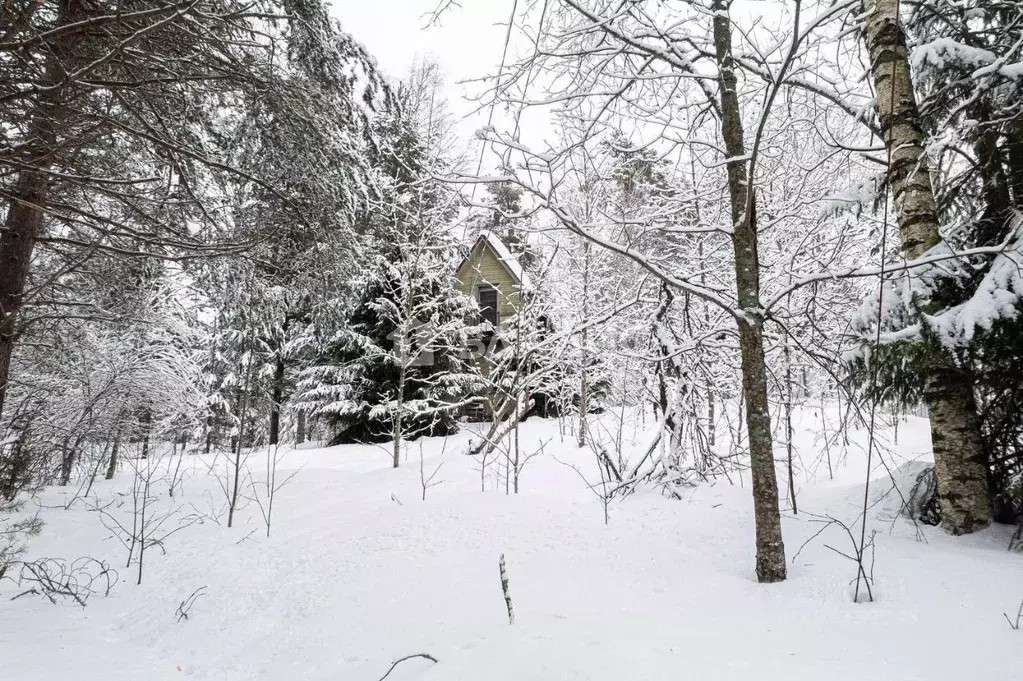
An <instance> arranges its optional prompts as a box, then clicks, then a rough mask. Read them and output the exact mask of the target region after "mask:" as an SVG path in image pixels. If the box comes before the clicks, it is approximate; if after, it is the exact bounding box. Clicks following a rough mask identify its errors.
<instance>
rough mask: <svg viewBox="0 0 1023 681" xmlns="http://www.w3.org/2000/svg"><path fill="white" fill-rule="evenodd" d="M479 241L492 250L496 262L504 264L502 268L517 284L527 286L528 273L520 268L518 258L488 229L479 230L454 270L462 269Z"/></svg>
mask: <svg viewBox="0 0 1023 681" xmlns="http://www.w3.org/2000/svg"><path fill="white" fill-rule="evenodd" d="M481 242H482V243H483V244H484V245H485V246H487V247H488V248H489V249H490V250H491V251H493V253H494V255H495V256H496V257H497V260H498V262H500V263H501V264H502V265H504V268H505V269H506V270H508V273H509V274H511V275H512V276H513V277H514V278H515V280H516V281H518V282H519V286H521V287H522V288H528V287H529V274H528V273H527V272H526V271H525V270H524V269H522V265H521V264H520V263H519V259H518V258H516V257H515V255H514V254H513V253H512V252H511V251H510V250H508V247H507V246H505V244H504V242H503V241H501V238H500V237H499V236H497V235H496V234H494V233H493V232H491V231H489V230H488V231H486V232H481V233H480V235H479V236H478V237H477V238H476V241H474V242H473V244H472V248H470V249H469V254H468V255H467V256H465V258H463V259H462V262H460V263H458V267H456V268H455V271H456V272H457V271H458V270H460V269H462V265H464V264H465V263H466V262H467V261H468V260H469V258H471V257H472V254H473V251H475V250H476V247H477V246H479V245H480V243H481Z"/></svg>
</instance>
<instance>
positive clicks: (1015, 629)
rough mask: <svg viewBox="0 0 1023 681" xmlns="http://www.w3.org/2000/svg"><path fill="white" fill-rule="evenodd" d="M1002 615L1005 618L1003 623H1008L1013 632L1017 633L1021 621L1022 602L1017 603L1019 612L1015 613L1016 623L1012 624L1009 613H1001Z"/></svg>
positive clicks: (1022, 615)
mask: <svg viewBox="0 0 1023 681" xmlns="http://www.w3.org/2000/svg"><path fill="white" fill-rule="evenodd" d="M1002 615H1004V616H1005V621H1006V622H1008V623H1009V626H1010V627H1011V628H1012V630H1013V631H1019V625H1020V621H1021V620H1023V601H1020V602H1019V610H1017V611H1016V621H1015V622H1013V621H1012V620H1011V619H1010V618H1009V613H1007V612H1003V613H1002Z"/></svg>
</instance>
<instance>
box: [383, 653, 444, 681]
mask: <svg viewBox="0 0 1023 681" xmlns="http://www.w3.org/2000/svg"><path fill="white" fill-rule="evenodd" d="M417 657H421V658H423V659H424V660H429V661H430V662H433V663H434V664H437V658H436V657H434V656H433V655H431V654H430V653H412V654H411V655H406V656H405V657H403V658H401V659H398V660H395V661H394V664H392V665H391V668H390V669H388V670H387V673H386V674H384V675H383V676H381V677H380V681H384V679H386V678H387V677H388V676H390V675H391V672H393V671H394V668H395V667H397V666H398V665H399V664H401V663H402V662H405V661H406V660H413V659H415V658H417Z"/></svg>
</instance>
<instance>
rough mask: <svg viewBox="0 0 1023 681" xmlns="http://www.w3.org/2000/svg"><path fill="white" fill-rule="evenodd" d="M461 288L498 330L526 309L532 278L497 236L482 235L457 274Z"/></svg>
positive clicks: (490, 234) (484, 317)
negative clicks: (525, 298)
mask: <svg viewBox="0 0 1023 681" xmlns="http://www.w3.org/2000/svg"><path fill="white" fill-rule="evenodd" d="M455 277H456V278H457V279H458V287H459V289H461V291H462V293H464V294H466V295H470V296H472V297H473V298H475V299H476V301H477V302H478V303H479V306H480V310H481V316H482V317H483V319H484V320H486V321H488V322H490V323H491V324H492V325H493V326H494V328H495V329H496V328H498V327H500V326H501V325H502V324H503V323H504V322H505V321H507V320H508V319H510V318H511V317H512V316H514V315H515V313H516V312H518V311H519V310H521V309H522V302H523V297H524V294H525V290H526V289H527V288H529V277H528V275H527V274H526V272H525V271H524V270H523V269H522V265H520V264H519V260H518V258H516V257H515V255H514V254H512V252H511V251H510V250H508V247H507V246H506V245H505V244H504V242H503V241H501V239H500V237H498V236H497V235H496V234H494V233H493V232H484V233H482V234H480V235H479V237H478V238H477V239H476V241H475V243H473V245H472V248H471V249H470V250H469V254H468V255H467V256H466V257H465V259H464V260H462V262H461V263H460V264H459V265H458V269H457V270H456V272H455Z"/></svg>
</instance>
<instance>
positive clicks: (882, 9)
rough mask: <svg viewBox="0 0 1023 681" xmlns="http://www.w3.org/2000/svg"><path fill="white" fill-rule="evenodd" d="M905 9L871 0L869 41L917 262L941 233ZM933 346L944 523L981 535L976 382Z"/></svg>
mask: <svg viewBox="0 0 1023 681" xmlns="http://www.w3.org/2000/svg"><path fill="white" fill-rule="evenodd" d="M899 4H900V3H899V2H898V0H865V2H864V4H863V11H864V19H865V26H864V30H863V40H864V43H865V45H866V48H867V51H868V53H869V55H870V64H871V74H872V76H873V80H874V86H875V90H876V106H877V113H878V118H879V120H880V124H881V130H882V132H883V140H884V144H885V148H886V150H887V152H888V181H889V183H890V186H891V191H892V195H893V199H894V206H895V213H896V217H897V219H898V226H899V239H900V251H901V253H902V256H903V257H904V258H905V259H906V260H909V261H913V260H916V259H918V258H920V257H921V256H923V255H925V254H926V253H928V251H929V250H930V249H932V248H933V247H935V246H937V245H938V244H939V243H940V242H941V234H940V231H939V228H940V226H939V222H938V213H937V206H936V203H935V199H934V191H933V188H932V185H931V172H930V165H929V161H928V158H927V155H926V153H925V150H924V142H925V135H924V130H923V126H922V120H921V116H920V112H919V108H918V107H917V102H916V93H915V91H914V87H913V76H912V72H911V70H910V63H909V48H908V45H907V39H906V32H905V29H904V26H903V23H902V20H901V17H900V16H899ZM944 304H945V301H942V300H941V299H940V298H935V299H932V300H931V301H926V302H924V303H923V309H922V312H923V313H927V312H928V311H930V312H935V311H937V310H939V309H941V308H942V307H943V306H944ZM923 323H924V325H925V326H926V322H923ZM925 334H926V331H925ZM928 345H929V347H928V348H927V349H926V350H924V352H925V353H926V358H925V359H924V361H923V362H921V363H920V365H919V366H920V371H921V373H922V376H921V380H922V383H923V399H924V402H925V403H926V405H927V408H928V412H929V415H930V422H931V443H932V446H933V449H934V463H935V477H936V481H937V485H938V497H939V499H940V503H941V510H942V523H943V525H944V526H945V528H946V529H948V530H949V531H950V532H952V533H954V534H966V533H970V532H975V531H977V530H979V529H982V528H984V527H986V526H987V525H988V524H989V522H990V518H991V512H990V505H989V502H988V492H987V457H986V454H985V452H984V450H983V447H982V437H981V431H980V420H979V418H978V415H977V404H976V399H975V396H974V393H973V380H972V377H971V375H970V373H969V371H968V370H967V369H966V368H965V367H963V366H962V365H960V364H959V363H958V362H957V360H956V358H955V357H954V355H953V354H952V353H951V352H949V350H948V349H947V348H946V347H944V346H943V345H942V344H941V342H940V340H936V339H935V337H934V336H933V335H932V336H931V340H930V342H929V343H928Z"/></svg>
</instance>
